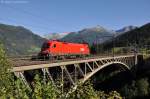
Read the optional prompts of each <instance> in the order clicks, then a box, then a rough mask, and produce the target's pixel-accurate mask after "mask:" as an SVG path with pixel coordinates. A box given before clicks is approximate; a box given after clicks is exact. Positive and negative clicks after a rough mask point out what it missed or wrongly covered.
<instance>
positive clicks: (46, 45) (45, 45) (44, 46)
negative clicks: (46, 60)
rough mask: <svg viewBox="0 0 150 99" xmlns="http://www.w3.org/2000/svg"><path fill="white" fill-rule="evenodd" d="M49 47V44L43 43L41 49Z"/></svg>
mask: <svg viewBox="0 0 150 99" xmlns="http://www.w3.org/2000/svg"><path fill="white" fill-rule="evenodd" d="M49 47H50V44H49V43H44V44H43V46H42V48H49Z"/></svg>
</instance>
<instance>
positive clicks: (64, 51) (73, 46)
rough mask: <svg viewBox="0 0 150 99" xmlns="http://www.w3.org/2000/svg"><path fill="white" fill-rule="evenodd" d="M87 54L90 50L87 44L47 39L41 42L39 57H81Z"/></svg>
mask: <svg viewBox="0 0 150 99" xmlns="http://www.w3.org/2000/svg"><path fill="white" fill-rule="evenodd" d="M89 54H90V50H89V46H88V44H79V43H68V42H61V41H57V40H49V41H46V42H44V43H43V45H42V48H41V52H40V53H39V57H49V58H50V57H71V56H76V57H77V56H80V57H81V56H87V55H89Z"/></svg>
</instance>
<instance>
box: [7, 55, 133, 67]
mask: <svg viewBox="0 0 150 99" xmlns="http://www.w3.org/2000/svg"><path fill="white" fill-rule="evenodd" d="M121 55H131V54H119V55H116V56H121ZM111 56H112V57H113V55H112V54H109V55H108V54H107V55H106V54H105V55H90V56H88V57H83V58H73V59H64V60H56V59H55V60H54V59H53V60H44V59H37V60H31V57H28V56H27V57H19V58H18V57H10V58H8V60H9V62H10V63H11V64H12V65H13V67H19V66H29V65H38V64H48V63H58V62H67V61H74V60H85V59H95V58H103V57H111Z"/></svg>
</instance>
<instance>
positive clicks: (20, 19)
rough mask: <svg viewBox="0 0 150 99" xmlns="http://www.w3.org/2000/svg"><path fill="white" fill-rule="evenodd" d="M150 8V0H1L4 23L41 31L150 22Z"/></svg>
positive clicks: (41, 32) (113, 28)
mask: <svg viewBox="0 0 150 99" xmlns="http://www.w3.org/2000/svg"><path fill="white" fill-rule="evenodd" d="M149 9H150V0H0V23H4V24H11V25H17V26H18V25H21V26H24V27H26V28H28V29H30V30H31V31H33V32H34V33H37V34H39V35H44V34H47V33H53V32H60V33H62V32H72V31H79V30H81V29H83V28H88V27H94V26H97V25H100V26H103V27H105V28H107V29H110V30H117V29H120V28H122V27H124V26H128V25H135V26H141V25H143V24H146V23H148V22H150V10H149Z"/></svg>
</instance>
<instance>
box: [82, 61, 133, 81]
mask: <svg viewBox="0 0 150 99" xmlns="http://www.w3.org/2000/svg"><path fill="white" fill-rule="evenodd" d="M114 64H119V65H120V66H121V67H122V68H123V69H126V70H130V68H129V66H128V65H126V64H125V63H122V62H110V63H107V64H104V65H102V66H100V67H99V68H97V69H95V70H94V71H93V72H91V73H89V74H88V75H86V77H84V78H83V79H82V80H81V82H82V83H84V82H85V81H87V80H88V79H90V78H91V77H92V76H93V75H94V74H96V73H97V72H99V71H100V70H102V69H104V68H105V67H107V66H110V65H114Z"/></svg>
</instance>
